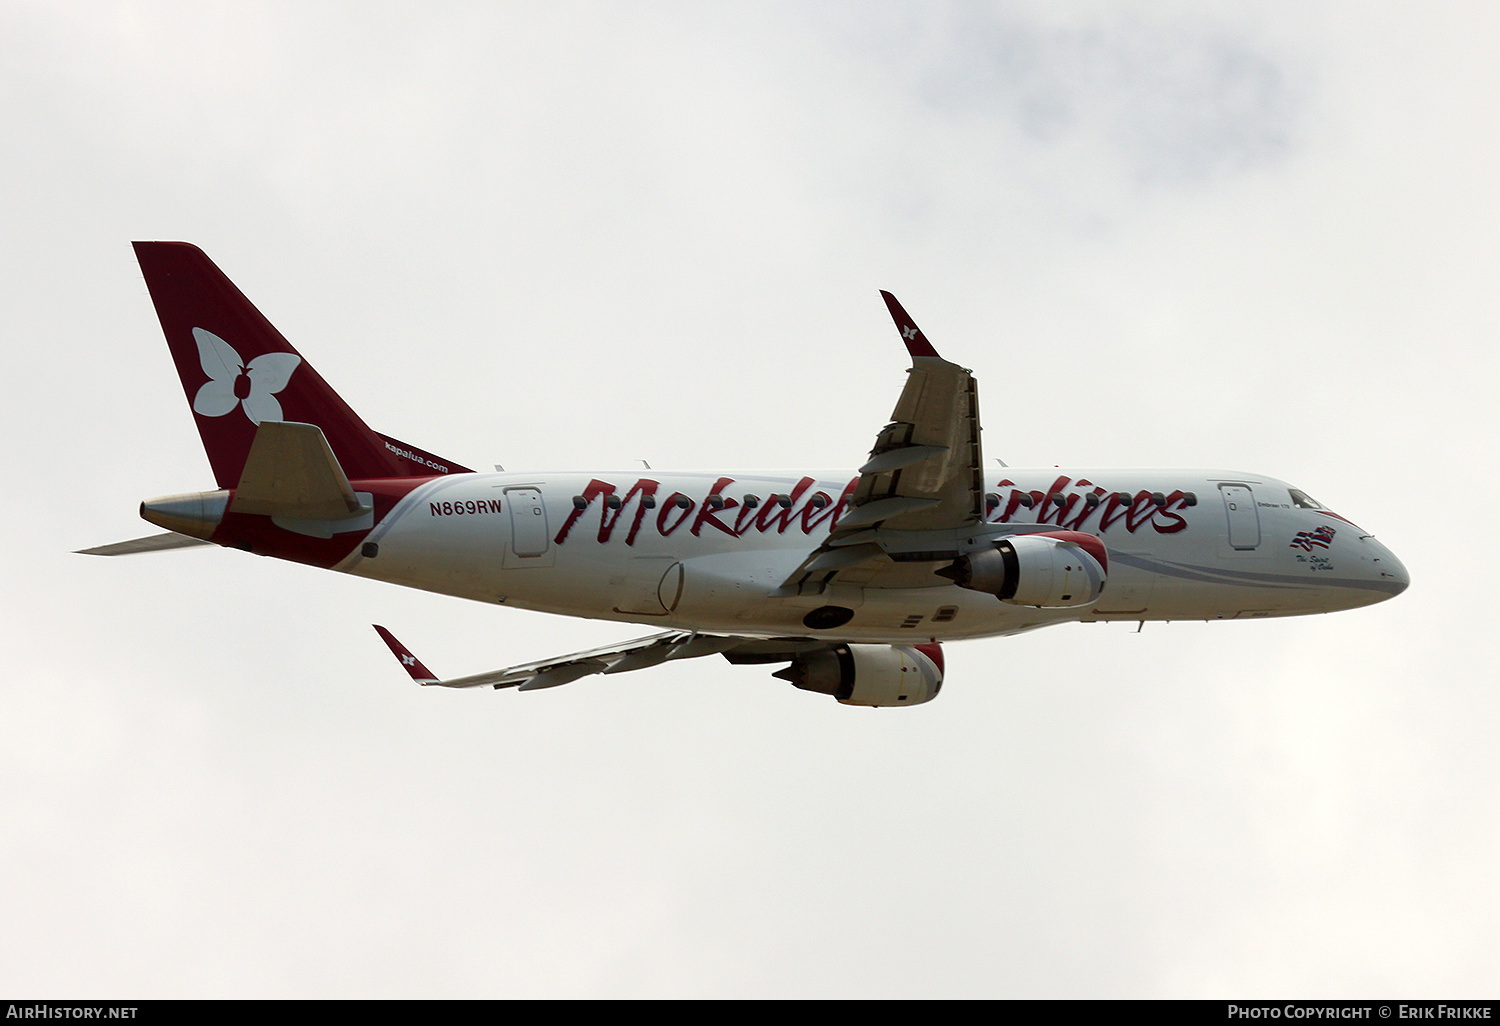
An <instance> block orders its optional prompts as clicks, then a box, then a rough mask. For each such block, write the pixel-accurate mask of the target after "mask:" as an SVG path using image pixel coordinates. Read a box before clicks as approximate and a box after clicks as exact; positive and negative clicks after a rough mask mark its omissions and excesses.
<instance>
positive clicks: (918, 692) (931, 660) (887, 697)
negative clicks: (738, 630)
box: [772, 644, 943, 706]
mask: <svg viewBox="0 0 1500 1026" xmlns="http://www.w3.org/2000/svg"><path fill="white" fill-rule="evenodd" d="M772 676H773V677H780V678H781V679H782V680H786V681H790V682H791V683H792V684H793V686H795V687H799V688H801V689H802V690H803V691H816V692H818V693H819V694H822V695H832V696H833V697H834V698H836V699H838V700H839V701H840V702H842V703H843V704H844V705H870V706H900V705H921V704H922V703H923V702H930V701H932V700H933V699H934V698H936V697H937V693H938V691H939V690H940V689H941V688H942V686H943V650H942V649H941V648H940V647H939V646H938V645H936V644H931V645H827V646H824V647H822V648H816V649H814V650H812V651H811V652H804V653H803V654H802V655H799V656H797V657H796V658H795V659H793V660H792V665H791V666H788V667H787V668H786V669H784V670H779V671H777V672H776V673H774V674H772Z"/></svg>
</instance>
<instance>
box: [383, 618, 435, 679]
mask: <svg viewBox="0 0 1500 1026" xmlns="http://www.w3.org/2000/svg"><path fill="white" fill-rule="evenodd" d="M370 626H371V627H374V628H375V631H376V633H378V634H379V635H380V638H381V640H382V641H384V642H385V643H386V645H387V646H388V647H389V648H390V650H391V652H392V653H393V654H394V655H395V657H396V658H397V659H399V660H401V666H402V668H404V669H405V670H406V672H407V673H409V674H411V679H412V680H414V681H416V682H417V683H418V684H437V683H439V681H438V679H437V678H436V677H435V676H433V674H432V671H431V670H429V669H428V668H427V667H425V666H423V665H422V660H420V659H418V658H417V657H416V656H414V655H412V654H411V650H410V649H408V648H407V647H406V646H405V645H403V644H401V642H399V641H397V640H396V636H395V635H394V634H392V633H391V632H390V631H388V630H386V629H385V628H384V627H382V626H380V624H378V623H372V624H370Z"/></svg>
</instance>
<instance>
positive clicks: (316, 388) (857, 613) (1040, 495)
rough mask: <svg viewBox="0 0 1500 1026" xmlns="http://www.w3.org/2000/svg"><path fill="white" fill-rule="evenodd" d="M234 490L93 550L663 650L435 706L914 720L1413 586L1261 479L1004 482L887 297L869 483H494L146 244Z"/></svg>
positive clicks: (1327, 520)
mask: <svg viewBox="0 0 1500 1026" xmlns="http://www.w3.org/2000/svg"><path fill="white" fill-rule="evenodd" d="M135 252H136V257H137V259H138V260H139V261H140V265H141V270H142V271H143V272H144V274H145V278H146V284H147V286H148V287H149V289H150V291H151V299H152V301H153V302H154V303H155V304H156V313H157V316H158V317H159V318H160V320H161V326H162V330H163V331H164V332H165V333H166V338H167V345H168V347H169V348H170V349H171V352H172V359H173V360H174V361H175V363H176V365H177V373H178V375H179V376H180V377H181V378H182V385H183V388H184V389H185V390H186V392H187V398H188V401H189V403H190V404H191V406H192V409H193V419H194V420H195V421H196V422H197V425H198V432H199V434H200V435H201V436H202V438H203V445H204V448H205V449H206V450H207V452H208V459H209V463H210V464H212V466H213V472H214V477H215V479H216V480H217V482H218V488H217V489H216V490H213V491H206V492H193V493H189V494H183V495H171V496H166V497H164V498H159V499H152V500H150V501H148V502H144V503H142V504H141V516H142V517H144V518H145V519H146V520H148V521H150V522H151V523H153V524H156V525H157V526H159V527H164V528H166V529H167V530H168V531H169V532H171V533H168V534H165V535H153V536H151V537H149V538H142V539H138V540H136V541H131V542H122V543H120V544H117V545H106V546H102V547H100V548H97V549H89V550H87V551H88V552H90V553H94V554H99V555H119V554H123V553H127V552H145V551H153V550H159V549H168V548H178V547H183V546H188V545H198V544H209V543H212V544H216V545H223V546H226V547H229V548H237V549H244V550H245V551H247V552H255V553H258V554H260V555H266V556H277V557H280V558H282V559H290V560H295V561H296V562H299V563H309V564H312V565H314V566H320V567H326V568H328V569H331V570H339V571H342V572H343V573H347V574H354V575H356V576H359V577H370V578H374V579H375V580H380V581H390V582H393V583H396V584H404V585H408V586H410V587H414V588H424V589H426V590H428V591H436V592H441V593H443V594H447V595H458V596H461V597H463V598H470V599H477V600H479V601H482V602H495V603H500V604H503V605H510V606H519V607H521V608H524V609H537V610H544V611H546V612H549V613H563V614H566V615H569V616H585V617H591V618H594V619H600V620H620V621H624V622H629V623H649V624H655V625H659V626H660V627H661V628H663V629H662V630H661V631H659V632H658V633H655V634H652V635H650V636H649V637H645V638H640V639H638V640H636V641H630V642H626V643H625V644H622V645H616V646H612V647H607V648H600V649H594V650H591V651H587V652H577V653H574V654H572V655H567V656H561V657H557V658H552V659H543V660H539V661H537V662H534V663H527V664H525V665H521V666H515V667H511V668H509V669H505V670H496V671H494V672H490V673H479V674H474V675H473V676H468V677H460V678H456V679H450V680H439V679H438V678H437V677H436V676H435V675H434V674H432V673H431V672H429V671H428V669H427V668H426V667H425V666H423V665H422V663H421V662H420V661H418V660H417V658H416V657H415V656H414V655H412V653H411V652H410V651H408V650H407V649H406V648H405V646H403V645H402V644H401V643H400V642H399V641H397V640H396V638H395V637H394V636H393V635H392V634H391V632H390V631H388V630H386V629H385V628H383V627H376V628H375V629H376V630H377V631H378V632H379V633H380V636H381V637H382V638H383V639H384V640H385V642H386V644H387V645H389V646H390V649H391V651H392V652H394V653H395V654H396V656H397V657H398V658H399V659H400V661H401V663H402V665H403V666H404V667H405V668H406V670H407V672H408V673H409V674H411V676H412V678H413V679H414V680H416V681H417V682H418V683H420V684H441V685H443V686H445V687H458V688H466V687H480V686H492V687H496V688H504V687H519V689H520V690H522V691H530V690H535V689H537V688H547V687H553V686H556V685H558V684H566V683H568V682H569V681H573V680H577V679H578V678H580V677H586V676H588V675H590V674H597V673H620V672H623V671H626V670H638V669H642V668H644V667H647V666H653V665H656V664H657V663H661V662H664V661H666V660H669V659H686V658H690V657H693V656H702V655H711V654H715V653H717V654H720V655H723V656H724V658H726V659H728V660H729V661H730V662H731V663H772V664H778V663H779V664H786V665H785V667H784V668H783V669H781V670H780V671H779V672H777V673H776V674H775V676H777V677H780V678H782V679H783V680H787V681H790V682H791V683H792V684H794V685H796V686H797V687H799V688H802V689H804V690H807V691H816V692H820V693H823V694H828V695H832V696H834V697H835V698H837V699H838V700H839V701H840V702H843V703H845V704H847V705H868V706H896V705H917V704H919V703H922V702H926V701H929V700H930V699H932V698H933V697H935V696H936V695H937V693H938V689H939V688H940V687H941V686H942V682H943V654H942V650H941V648H940V644H941V643H942V642H944V641H956V640H959V639H962V638H983V637H991V636H994V635H1004V634H1017V633H1020V632H1021V631H1028V630H1033V629H1035V628H1037V627H1047V626H1050V625H1052V624H1059V623H1069V622H1075V621H1082V622H1086V623H1087V622H1095V621H1100V620H1129V621H1144V620H1188V619H1197V620H1229V619H1243V618H1249V617H1265V616H1297V615H1300V614H1304V613H1327V612H1331V611H1333V610H1337V609H1352V608H1354V607H1356V606H1366V605H1370V604H1371V603H1374V602H1379V601H1382V600H1384V599H1387V598H1390V597H1391V596H1393V595H1397V594H1399V593H1400V592H1401V591H1402V590H1403V589H1405V588H1406V585H1407V575H1406V570H1405V568H1404V567H1402V565H1401V563H1400V561H1399V560H1397V559H1396V557H1395V556H1394V555H1392V554H1391V552H1390V551H1389V550H1388V549H1386V548H1385V547H1384V546H1383V545H1381V544H1380V543H1379V542H1377V541H1376V540H1375V539H1374V537H1372V536H1371V535H1370V534H1368V533H1366V532H1365V531H1363V530H1361V529H1360V528H1358V527H1356V526H1355V525H1354V524H1353V523H1351V522H1350V521H1348V520H1345V519H1344V518H1343V517H1341V516H1339V515H1338V514H1336V513H1334V512H1332V511H1330V510H1328V509H1325V508H1323V507H1322V506H1321V505H1319V504H1318V503H1317V502H1314V501H1313V500H1312V499H1311V498H1309V497H1308V496H1307V494H1306V493H1305V492H1302V491H1299V490H1298V489H1296V488H1293V487H1291V486H1289V485H1287V484H1285V483H1284V482H1281V481H1277V480H1275V479H1273V478H1269V477H1266V476H1264V475H1261V474H1244V473H1237V472H1236V473H1231V472H1225V471H1202V470H1057V469H1054V470H1017V469H1011V468H1006V467H1003V466H1001V467H1000V468H998V469H989V468H986V467H985V465H984V462H983V460H982V459H981V455H980V447H979V396H978V390H977V388H976V386H975V382H974V378H973V377H972V376H971V375H970V373H969V371H967V370H965V369H964V368H962V367H960V366H958V365H957V364H954V363H949V362H948V361H947V360H944V359H943V358H942V357H941V356H939V355H938V353H937V350H936V349H934V348H933V347H932V344H931V343H930V342H928V340H927V338H926V336H924V335H923V334H922V332H921V330H920V329H919V328H918V327H917V326H916V324H915V323H914V322H913V321H912V319H911V318H910V317H909V316H907V313H906V311H905V310H904V309H902V307H901V304H900V303H898V302H897V301H896V299H895V297H894V296H892V295H890V294H889V293H882V295H884V297H885V302H886V306H887V307H889V309H890V312H891V316H892V317H893V318H894V319H895V322H896V328H897V330H898V331H899V332H900V335H901V338H902V340H903V341H904V342H905V343H906V349H907V352H908V353H910V354H911V362H912V366H911V369H910V370H909V371H908V372H907V378H906V384H905V387H904V388H903V389H902V391H901V397H900V398H899V399H898V400H897V402H896V409H895V411H894V412H893V413H892V414H891V422H890V423H889V424H887V425H886V426H885V427H883V428H881V429H880V431H879V432H878V433H877V434H876V436H875V445H874V447H873V448H872V449H871V451H870V456H869V459H867V460H866V461H865V463H864V465H863V466H861V467H860V468H859V469H858V470H854V471H847V470H846V471H814V470H807V471H802V470H793V471H786V472H775V471H771V472H768V471H753V472H744V473H740V472H729V471H726V472H723V473H655V472H652V471H649V470H645V471H642V472H640V473H629V474H619V473H599V474H589V473H520V474H514V473H496V474H479V473H475V472H474V471H472V470H469V469H468V468H467V467H462V466H459V465H458V464H456V463H454V462H453V461H452V460H448V459H443V458H441V457H438V456H434V455H433V454H432V453H428V452H424V451H422V450H421V449H418V448H417V447H416V446H413V445H408V444H407V443H405V442H399V441H397V440H396V439H394V438H390V437H388V436H386V435H383V434H380V433H379V432H377V431H373V430H371V429H370V428H369V427H368V426H366V424H365V422H364V421H363V420H361V419H360V418H359V416H358V415H357V414H356V413H355V412H354V411H353V410H351V409H350V408H349V407H348V406H347V405H346V404H345V403H344V401H343V400H342V399H340V398H339V396H338V394H337V393H335V392H334V391H333V389H331V388H329V387H328V385H327V383H325V382H324V380H323V378H322V377H321V376H320V375H319V374H318V372H317V371H316V370H314V369H313V367H312V365H311V364H309V363H307V362H306V361H305V360H304V359H303V358H302V357H301V356H300V355H299V354H298V353H297V352H296V351H295V350H294V349H293V348H292V347H291V346H290V345H289V344H288V343H287V341H286V339H284V338H282V337H281V334H280V333H279V332H277V330H276V329H275V328H273V327H272V326H271V324H270V322H269V321H267V320H266V319H265V318H264V317H262V316H261V314H260V312H259V311H258V310H256V309H255V307H254V306H252V305H251V304H250V302H249V301H248V300H247V299H246V298H245V297H244V296H243V295H241V293H240V291H239V290H238V289H237V288H235V286H234V284H233V283H232V282H230V280H229V279H228V278H226V277H225V276H224V274H223V272H221V271H220V270H219V269H218V268H217V267H216V266H214V264H213V262H212V261H210V260H209V259H208V257H206V256H205V255H204V254H203V253H202V251H200V250H199V249H197V248H196V247H194V246H190V245H188V244H187V243H182V242H138V243H136V244H135Z"/></svg>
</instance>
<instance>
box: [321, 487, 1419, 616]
mask: <svg viewBox="0 0 1500 1026" xmlns="http://www.w3.org/2000/svg"><path fill="white" fill-rule="evenodd" d="M855 477H856V474H855V473H854V472H852V471H845V472H809V473H806V474H802V473H797V472H791V473H784V472H749V473H736V474H717V473H658V472H652V471H639V472H614V473H600V474H577V473H565V474H564V473H559V474H550V473H548V474H517V473H501V474H460V475H454V476H451V477H446V478H439V479H435V480H433V481H431V482H429V483H427V484H424V485H422V486H420V487H418V488H416V489H415V490H413V491H412V492H411V493H409V494H408V495H407V496H406V497H405V498H403V499H402V500H401V501H400V503H399V504H398V505H397V506H396V507H395V508H394V509H393V510H391V512H390V513H389V514H387V515H386V516H385V517H384V519H383V520H382V521H381V522H380V523H379V524H378V525H376V527H375V529H374V530H373V531H372V532H371V533H370V534H369V536H368V539H367V540H366V542H365V544H364V545H363V546H362V548H359V549H356V551H355V552H354V553H353V554H352V555H350V556H349V557H348V558H347V559H345V560H344V561H343V562H342V563H340V564H339V565H338V567H337V569H339V570H342V571H345V572H348V573H352V574H356V575H359V576H363V577H370V578H374V579H378V580H384V581H390V582H393V583H397V584H403V585H409V586H412V587H417V588H423V589H426V590H429V591H435V592H440V593H443V594H447V595H456V596H461V597H465V598H471V599H477V600H480V601H485V602H497V603H503V604H506V605H514V606H519V607H522V608H526V609H535V610H542V611H546V612H552V613H561V614H566V615H570V616H584V617H591V618H595V619H603V620H619V621H627V622H632V623H646V624H656V625H660V626H661V627H662V628H663V629H666V628H677V629H683V630H692V631H700V632H710V633H713V632H721V633H728V634H735V635H746V636H766V637H777V636H808V635H809V633H810V632H809V630H808V628H806V627H805V626H803V617H804V616H805V615H806V614H807V613H808V611H809V610H811V609H814V608H816V607H818V606H823V605H826V604H829V603H835V604H837V605H840V606H843V607H847V608H849V609H852V610H853V611H854V616H853V618H852V619H851V620H850V621H849V622H848V623H847V624H844V625H842V626H840V627H838V628H836V629H832V630H827V631H816V632H811V633H813V634H815V635H816V636H818V637H826V638H829V639H836V640H840V641H863V642H885V643H896V644H899V643H902V642H909V641H914V640H935V641H949V640H957V639H961V638H974V637H985V636H991V635H1003V634H1014V633H1017V632H1020V631H1025V630H1030V629H1033V628H1036V627H1041V626H1045V625H1048V624H1053V623H1059V622H1065V621H1070V620H1081V621H1094V620H1132V621H1134V620H1185V619H1196V620H1216V619H1234V618H1246V617H1266V616H1294V615H1298V614H1305V613H1323V612H1331V611H1334V610H1339V609H1350V608H1354V607H1358V606H1364V605H1369V604H1371V603H1373V602H1378V601H1380V600H1382V599H1385V598H1389V597H1391V596H1392V595H1394V594H1397V593H1399V592H1400V591H1401V590H1403V589H1404V588H1405V586H1406V583H1407V575H1406V571H1405V569H1404V568H1403V567H1402V565H1401V563H1400V562H1399V561H1398V560H1397V559H1396V557H1395V556H1393V555H1392V554H1391V553H1390V551H1389V550H1387V549H1386V548H1385V547H1384V546H1383V545H1381V544H1380V543H1379V542H1377V541H1376V540H1375V539H1374V538H1373V537H1372V536H1370V535H1368V534H1367V533H1365V532H1364V531H1362V530H1360V529H1359V528H1358V527H1356V526H1355V525H1353V524H1352V523H1350V522H1349V521H1347V520H1344V519H1343V518H1342V517H1339V516H1337V515H1336V514H1333V513H1331V512H1329V511H1327V510H1323V509H1319V508H1309V506H1308V505H1305V504H1302V503H1299V502H1298V500H1297V498H1294V493H1293V490H1291V489H1290V488H1289V486H1288V485H1287V484H1285V483H1283V482H1281V481H1277V480H1274V479H1272V478H1268V477H1265V476H1263V475H1257V474H1240V473H1226V472H1216V471H1202V470H1150V471H1134V470H1085V471H1071V470H1070V471H1063V470H1059V469H1049V470H1019V469H1014V468H1007V469H1004V470H1001V471H998V472H994V473H987V474H986V478H985V490H986V493H987V496H986V518H985V525H986V526H981V527H978V528H976V529H975V530H974V531H973V532H972V536H971V537H969V538H963V539H960V543H961V544H968V545H972V546H982V545H984V544H986V540H985V539H986V535H987V534H988V535H991V536H993V531H992V530H990V528H989V525H1003V528H1002V529H1003V530H1004V531H1006V532H1007V533H1026V532H1031V531H1039V530H1058V529H1065V530H1073V531H1080V532H1084V533H1088V534H1094V535H1097V536H1098V537H1099V538H1100V539H1101V540H1102V541H1103V542H1104V544H1105V547H1106V549H1107V551H1108V556H1109V566H1108V578H1107V582H1106V585H1105V588H1104V590H1103V592H1102V593H1101V594H1100V596H1099V598H1098V600H1097V601H1096V602H1094V603H1092V604H1091V605H1089V606H1087V607H1081V608H1080V607H1073V608H1040V607H1033V606H1021V605H1015V604H1011V603H1008V602H1001V601H1000V600H999V599H997V598H996V597H995V596H993V595H990V594H987V593H983V592H977V591H972V590H968V589H965V588H961V587H958V586H957V585H954V584H953V583H951V582H950V581H948V580H946V579H944V578H942V577H939V576H937V575H936V574H935V573H934V572H933V568H934V564H933V563H931V562H927V563H922V562H912V563H909V564H907V566H909V567H910V578H909V580H910V584H911V586H910V587H861V586H858V585H854V584H838V583H835V584H832V585H830V586H828V587H827V588H824V589H823V590H821V591H816V590H812V591H808V592H807V593H798V592H797V590H796V589H788V588H786V587H784V584H785V582H786V581H787V579H788V577H789V575H791V574H792V573H793V572H794V571H795V570H796V569H797V568H798V567H799V565H801V564H802V563H803V561H804V559H806V557H807V555H808V554H809V553H810V552H811V551H812V550H814V549H815V548H817V547H818V545H819V544H821V543H822V542H823V541H824V540H825V539H826V538H827V537H828V534H829V531H830V529H831V527H832V524H833V523H834V522H835V521H836V519H837V518H838V517H839V516H840V515H842V514H843V512H844V511H845V510H846V508H847V507H846V502H847V497H848V496H849V495H850V494H851V492H852V488H851V485H852V482H853V480H854V479H855ZM1295 494H1296V495H1298V496H1300V493H1295ZM747 496H748V497H753V499H754V500H757V501H754V503H753V504H752V502H751V500H749V499H747ZM1090 496H1094V497H1096V498H1094V499H1090ZM781 497H785V499H787V500H789V502H790V505H786V504H785V503H784V502H783V501H781ZM1303 498H1305V497H1303ZM1028 500H1029V505H1028ZM1059 500H1060V501H1059ZM1312 505H1313V506H1315V504H1312ZM580 507H581V508H580Z"/></svg>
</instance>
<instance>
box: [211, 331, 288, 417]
mask: <svg viewBox="0 0 1500 1026" xmlns="http://www.w3.org/2000/svg"><path fill="white" fill-rule="evenodd" d="M193 341H195V342H197V343H198V362H199V363H201V364H202V365H203V373H204V374H207V375H208V383H207V384H205V385H204V386H203V387H202V388H200V389H198V394H197V395H196V396H194V397H193V412H194V413H198V414H202V415H203V416H205V417H222V416H224V414H226V413H230V412H231V411H233V410H234V408H235V407H236V406H243V407H244V409H245V416H247V417H249V418H250V423H252V424H259V423H260V422H261V421H263V420H280V419H281V403H279V402H278V401H277V400H276V393H277V392H280V391H281V390H282V389H284V388H286V384H287V382H288V381H290V380H292V372H293V371H294V370H296V369H297V367H298V366H299V365H300V364H301V363H302V357H300V356H298V355H296V354H295V353H262V354H261V355H259V356H257V357H256V358H255V359H253V360H251V361H250V363H249V364H248V365H247V364H246V363H245V361H244V360H241V359H240V354H239V353H237V352H235V350H234V347H233V346H231V345H230V344H229V343H228V342H225V341H224V340H223V339H222V338H220V337H219V336H217V335H215V334H214V333H213V332H211V331H204V330H203V329H202V328H194V329H193ZM242 379H243V381H242Z"/></svg>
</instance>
